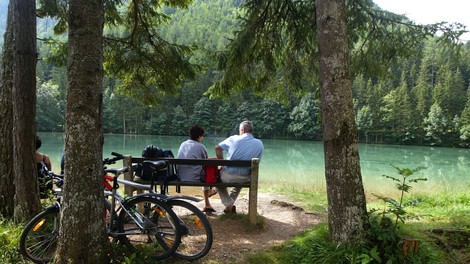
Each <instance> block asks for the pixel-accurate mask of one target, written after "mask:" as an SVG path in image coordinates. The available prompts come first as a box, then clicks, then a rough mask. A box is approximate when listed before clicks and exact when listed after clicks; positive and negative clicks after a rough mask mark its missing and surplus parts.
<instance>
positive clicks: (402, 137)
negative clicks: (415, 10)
mask: <svg viewBox="0 0 470 264" xmlns="http://www.w3.org/2000/svg"><path fill="white" fill-rule="evenodd" d="M241 2H242V1H241V0H234V1H223V0H214V1H203V0H196V1H193V3H192V4H191V7H190V8H188V9H185V10H180V9H172V8H166V9H165V10H164V11H165V13H166V14H167V15H168V16H169V17H170V18H171V20H170V22H169V23H167V24H166V25H165V26H164V27H162V28H161V29H160V31H161V34H162V36H164V38H165V39H166V40H167V41H169V42H175V43H178V44H181V45H187V46H191V47H192V53H191V55H190V56H189V57H188V60H189V61H190V62H192V63H196V64H198V65H199V66H200V67H199V71H198V73H197V75H196V77H195V79H194V80H187V81H185V82H184V83H183V85H182V86H181V87H179V89H178V90H177V91H176V93H175V94H164V93H160V95H159V97H158V98H156V100H142V97H139V96H136V95H135V94H132V93H129V91H125V90H124V89H121V87H120V86H121V82H122V80H120V79H119V78H117V77H113V76H111V75H108V76H106V77H105V80H104V87H105V93H104V99H103V101H104V109H103V127H104V132H105V133H125V134H158V135H186V134H187V128H188V127H189V126H191V125H192V124H196V123H197V124H200V125H202V126H204V128H205V129H206V131H207V133H208V134H209V135H217V136H226V135H228V134H232V133H235V132H236V129H235V127H236V125H237V124H238V123H239V122H240V121H241V120H243V119H251V120H252V121H253V122H254V124H255V130H256V132H255V134H256V136H258V137H260V138H284V139H304V140H321V139H322V124H321V111H320V101H319V100H320V99H319V94H318V81H316V80H314V81H312V82H311V83H310V84H309V86H310V87H311V88H310V92H308V93H303V94H291V95H290V96H288V98H284V97H283V98H281V100H280V99H279V98H276V96H271V97H269V96H265V95H264V96H263V95H260V94H257V93H256V92H255V91H253V89H247V90H246V91H244V92H236V93H232V94H231V95H230V96H228V97H226V98H210V97H209V96H208V95H207V93H206V91H207V90H208V88H209V87H210V86H211V85H212V84H213V82H214V80H215V79H216V78H217V77H218V75H219V74H220V73H219V72H218V71H217V63H218V62H217V61H216V56H215V53H216V52H218V51H223V50H224V48H225V47H226V45H227V44H228V43H229V42H230V39H231V37H232V36H233V32H234V31H236V30H237V23H238V22H237V17H238V15H239V12H240V10H239V6H240V4H241ZM6 5H7V1H6V0H0V7H2V8H0V10H1V11H0V17H1V18H2V21H0V28H2V29H1V30H4V23H5V21H4V19H5V18H6V10H7V8H6ZM3 7H5V8H3ZM54 26H55V22H54V21H53V20H51V19H48V18H44V19H38V38H39V41H38V47H39V49H40V60H39V62H38V64H37V117H36V122H37V123H36V127H37V130H38V131H53V132H63V131H64V124H65V120H64V119H65V111H66V109H65V105H66V85H67V80H66V79H67V76H66V72H67V71H66V68H65V67H64V65H63V63H61V59H60V58H61V55H63V50H62V49H61V47H60V45H57V43H58V42H51V41H45V40H48V39H49V38H50V37H52V32H53V31H54V30H53V29H54ZM113 30H115V29H113ZM111 31H112V30H111V29H106V28H105V33H106V32H107V33H108V34H113V33H116V32H111ZM0 33H2V35H3V32H0ZM117 34H119V32H118V33H117ZM54 37H55V38H56V39H60V38H61V37H60V36H54ZM42 40H43V41H42ZM2 41H3V39H2ZM469 81H470V43H462V44H461V46H460V47H459V50H458V51H456V50H450V49H448V48H446V47H445V46H442V45H440V44H439V43H436V41H435V40H434V39H429V40H428V41H427V42H426V43H425V45H423V46H422V48H421V52H420V53H419V54H415V55H414V56H413V57H412V58H408V59H402V58H396V59H395V62H394V63H393V64H392V65H391V67H390V68H389V69H388V71H387V73H386V74H382V75H380V76H379V75H377V76H364V75H361V74H357V75H355V77H354V78H353V95H354V109H355V113H356V123H357V127H358V137H359V140H360V141H361V142H371V143H390V144H410V145H432V146H454V147H467V146H469V145H470V100H469V97H470V93H469V92H468V90H469V89H468V88H469Z"/></svg>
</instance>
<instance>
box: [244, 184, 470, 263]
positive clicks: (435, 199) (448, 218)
mask: <svg viewBox="0 0 470 264" xmlns="http://www.w3.org/2000/svg"><path fill="white" fill-rule="evenodd" d="M271 191H273V192H278V193H285V194H287V195H289V196H290V197H291V198H293V199H295V200H297V201H299V202H300V203H301V204H302V206H305V208H307V209H308V210H309V211H313V212H314V213H320V214H326V211H325V208H326V207H327V199H326V195H325V194H318V193H308V192H298V191H295V190H293V189H289V188H283V189H277V190H271ZM404 203H409V204H411V206H408V207H406V211H407V214H408V215H409V216H413V217H410V218H406V221H405V223H400V224H399V226H398V227H399V228H398V234H399V235H400V237H413V238H417V239H419V240H420V246H419V251H418V252H417V253H416V254H412V255H408V256H407V257H405V256H394V257H395V261H394V262H392V263H470V239H469V237H470V194H468V193H463V194H414V195H409V196H408V197H405V199H404ZM383 206H384V204H382V203H379V202H378V201H377V200H374V201H370V202H369V203H368V208H369V209H370V208H373V207H378V208H381V207H382V208H383ZM393 220H394V219H393ZM436 230H438V231H439V232H436ZM441 230H444V231H442V232H441ZM378 235H379V234H377V233H374V234H372V236H378ZM458 235H460V236H458ZM456 241H458V243H457V242H456ZM377 246H378V245H374V244H371V245H370V244H369V245H357V246H348V245H337V244H333V243H331V242H329V238H328V230H327V225H326V223H323V224H320V225H317V226H316V227H314V228H313V229H311V230H308V231H305V232H303V233H301V234H299V235H298V236H296V237H295V238H293V239H292V240H290V241H288V242H286V243H284V244H283V245H281V246H278V247H275V248H273V249H272V250H269V251H267V252H262V253H258V254H253V255H249V256H247V261H248V262H249V263H254V264H257V263H260V264H261V263H381V262H382V259H384V258H383V256H382V258H381V257H380V254H379V253H378V252H379V249H377V248H378V247H377ZM399 249H400V250H399V251H397V252H394V254H396V255H400V254H402V252H401V248H399ZM392 250H393V249H392ZM374 256H377V258H374ZM397 260H398V261H397Z"/></svg>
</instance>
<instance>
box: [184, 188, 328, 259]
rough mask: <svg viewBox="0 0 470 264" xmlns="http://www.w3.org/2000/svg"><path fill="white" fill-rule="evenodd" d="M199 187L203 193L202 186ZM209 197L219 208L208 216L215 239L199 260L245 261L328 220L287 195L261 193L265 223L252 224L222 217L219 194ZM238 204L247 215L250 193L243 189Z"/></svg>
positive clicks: (202, 203)
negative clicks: (262, 224) (307, 209)
mask: <svg viewBox="0 0 470 264" xmlns="http://www.w3.org/2000/svg"><path fill="white" fill-rule="evenodd" d="M196 190H197V191H199V192H201V194H202V191H201V189H196ZM193 192H194V190H193ZM182 194H184V193H182ZM193 194H194V193H193ZM196 196H198V195H197V193H196ZM199 196H200V195H199ZM210 201H211V204H212V207H213V208H214V209H215V210H216V211H217V212H216V213H215V214H214V215H210V216H208V219H209V221H210V223H211V226H212V230H213V233H214V242H213V245H212V249H211V251H210V252H209V254H207V255H206V256H205V257H204V258H203V259H201V260H200V261H198V263H214V261H216V262H218V263H228V262H231V263H233V262H237V263H243V262H244V261H243V260H244V255H245V254H247V253H254V252H258V251H262V250H266V249H269V248H270V247H272V246H274V245H276V244H279V243H282V242H284V241H286V240H288V239H290V238H291V237H293V236H294V235H295V234H297V233H299V232H301V231H302V230H304V229H306V228H308V227H312V226H313V225H315V224H318V223H319V222H321V221H325V220H326V219H325V218H324V216H320V215H316V214H312V213H308V212H306V211H305V210H304V209H303V208H301V207H299V206H297V205H296V204H295V202H293V201H290V200H289V199H288V198H287V197H286V196H284V195H281V194H273V193H258V214H259V215H261V216H262V217H263V218H264V226H263V227H262V228H261V227H260V228H253V227H250V226H248V225H247V224H245V223H244V222H243V221H241V220H240V219H237V218H233V219H232V218H230V217H227V218H223V219H221V218H220V217H219V216H220V215H221V214H224V213H223V209H224V206H223V205H222V203H221V202H220V198H219V196H218V195H215V196H212V197H211V198H210ZM235 205H236V206H237V213H238V214H245V215H247V214H248V194H247V193H243V192H242V194H240V196H239V198H238V200H237V201H236V203H235ZM196 206H198V207H199V208H200V209H201V210H202V208H203V207H204V202H203V201H202V202H199V203H196Z"/></svg>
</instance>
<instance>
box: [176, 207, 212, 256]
mask: <svg viewBox="0 0 470 264" xmlns="http://www.w3.org/2000/svg"><path fill="white" fill-rule="evenodd" d="M167 204H169V205H170V206H171V209H172V210H173V211H174V212H175V214H176V216H178V219H179V221H180V225H181V243H180V245H179V247H178V249H177V250H176V251H175V253H173V254H174V255H175V256H176V257H178V258H181V259H186V260H197V259H200V258H202V257H204V256H205V255H206V254H207V253H209V250H210V249H211V247H212V240H213V238H212V227H211V225H210V223H209V220H208V219H207V217H206V216H205V214H204V213H203V212H201V210H199V208H197V207H196V206H194V205H193V204H191V203H189V202H187V201H183V200H168V201H167Z"/></svg>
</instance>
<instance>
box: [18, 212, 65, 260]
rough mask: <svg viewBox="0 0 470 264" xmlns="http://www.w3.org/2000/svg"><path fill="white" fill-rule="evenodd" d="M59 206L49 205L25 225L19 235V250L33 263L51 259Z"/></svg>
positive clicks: (55, 246)
mask: <svg viewBox="0 0 470 264" xmlns="http://www.w3.org/2000/svg"><path fill="white" fill-rule="evenodd" d="M59 217H60V216H59V207H58V206H54V205H53V206H49V207H47V208H46V209H45V210H44V211H42V212H41V213H39V214H38V215H36V216H35V217H34V218H33V219H31V221H29V223H28V224H27V225H26V227H25V229H24V230H23V233H21V237H20V252H21V254H22V255H23V256H25V257H26V258H28V259H30V260H31V261H33V262H34V263H47V262H50V261H51V260H52V258H53V257H54V254H55V250H56V248H57V240H58V236H59V220H60V218H59Z"/></svg>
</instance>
